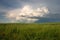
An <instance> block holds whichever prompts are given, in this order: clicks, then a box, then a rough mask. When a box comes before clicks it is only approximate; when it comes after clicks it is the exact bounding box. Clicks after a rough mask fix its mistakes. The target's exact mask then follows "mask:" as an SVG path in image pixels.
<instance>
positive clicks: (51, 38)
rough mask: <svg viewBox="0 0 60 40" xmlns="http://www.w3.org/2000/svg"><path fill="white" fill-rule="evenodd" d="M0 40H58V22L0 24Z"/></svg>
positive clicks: (59, 39) (59, 32)
mask: <svg viewBox="0 0 60 40" xmlns="http://www.w3.org/2000/svg"><path fill="white" fill-rule="evenodd" d="M0 40H60V23H45V24H43V23H42V24H37V23H36V24H34V23H33V24H23V23H11V24H10V23H6V24H0Z"/></svg>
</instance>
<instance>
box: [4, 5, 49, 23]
mask: <svg viewBox="0 0 60 40" xmlns="http://www.w3.org/2000/svg"><path fill="white" fill-rule="evenodd" d="M48 13H49V11H48V8H47V7H40V8H35V9H33V7H32V6H30V5H25V6H24V7H22V8H19V9H14V10H10V11H8V12H6V15H5V16H6V18H8V19H13V20H16V21H20V22H27V23H30V22H35V21H37V20H39V19H36V18H33V17H44V15H46V14H48Z"/></svg>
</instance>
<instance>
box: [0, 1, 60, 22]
mask: <svg viewBox="0 0 60 40" xmlns="http://www.w3.org/2000/svg"><path fill="white" fill-rule="evenodd" d="M8 22H25V23H30V22H60V0H0V23H8Z"/></svg>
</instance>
